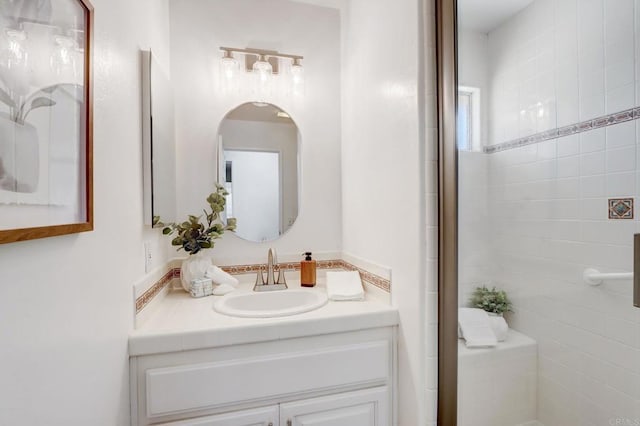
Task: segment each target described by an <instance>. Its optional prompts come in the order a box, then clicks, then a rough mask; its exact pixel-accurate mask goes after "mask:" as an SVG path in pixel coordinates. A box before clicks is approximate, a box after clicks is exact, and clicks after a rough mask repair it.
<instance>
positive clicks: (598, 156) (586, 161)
mask: <svg viewBox="0 0 640 426" xmlns="http://www.w3.org/2000/svg"><path fill="white" fill-rule="evenodd" d="M604 172H605V152H604V151H599V152H592V153H589V154H582V155H581V156H580V175H581V176H591V175H599V174H603V173H604Z"/></svg>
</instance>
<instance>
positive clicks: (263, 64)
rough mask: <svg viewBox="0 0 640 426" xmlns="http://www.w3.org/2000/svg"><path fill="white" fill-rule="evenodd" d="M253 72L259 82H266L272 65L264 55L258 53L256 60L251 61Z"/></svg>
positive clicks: (271, 70)
mask: <svg viewBox="0 0 640 426" xmlns="http://www.w3.org/2000/svg"><path fill="white" fill-rule="evenodd" d="M253 72H255V73H256V74H257V76H258V80H259V81H260V82H262V83H266V82H267V81H268V80H269V77H271V73H272V72H273V67H272V66H271V64H270V63H269V62H268V61H267V59H266V58H265V56H264V55H260V57H259V58H258V60H257V61H255V62H254V63H253Z"/></svg>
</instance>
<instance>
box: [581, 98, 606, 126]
mask: <svg viewBox="0 0 640 426" xmlns="http://www.w3.org/2000/svg"><path fill="white" fill-rule="evenodd" d="M604 113H605V96H604V93H599V94H597V95H594V96H583V95H582V94H580V120H581V121H585V120H592V119H594V118H596V117H600V116H602V115H604Z"/></svg>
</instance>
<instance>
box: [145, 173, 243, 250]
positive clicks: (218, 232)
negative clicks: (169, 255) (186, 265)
mask: <svg viewBox="0 0 640 426" xmlns="http://www.w3.org/2000/svg"><path fill="white" fill-rule="evenodd" d="M227 195H229V194H228V192H227V191H226V190H225V189H224V187H223V186H222V185H218V184H216V192H213V193H211V194H210V195H209V196H208V197H207V203H208V204H209V208H210V209H211V211H210V212H208V211H207V210H203V212H204V215H200V216H194V215H189V217H188V219H187V220H185V221H184V222H182V223H167V224H164V223H162V222H161V221H160V218H159V217H158V216H155V217H154V218H153V224H154V226H162V227H163V229H162V233H163V234H164V235H175V237H174V238H173V240H171V245H173V246H178V250H182V249H184V250H185V251H186V252H187V253H189V254H190V255H191V254H196V253H198V252H199V251H201V250H203V249H210V248H213V246H214V245H215V242H214V240H216V239H218V238H220V237H222V234H224V233H225V231H231V232H233V231H235V230H236V220H235V219H234V218H229V219H227V224H226V225H224V224H223V223H221V221H220V213H222V212H223V211H224V208H225V205H226V203H227V200H226V198H225V197H226V196H227ZM203 218H204V220H202V219H203Z"/></svg>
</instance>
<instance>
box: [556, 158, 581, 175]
mask: <svg viewBox="0 0 640 426" xmlns="http://www.w3.org/2000/svg"><path fill="white" fill-rule="evenodd" d="M578 176H580V157H579V156H577V155H574V156H573V157H562V158H558V178H567V177H578Z"/></svg>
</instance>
